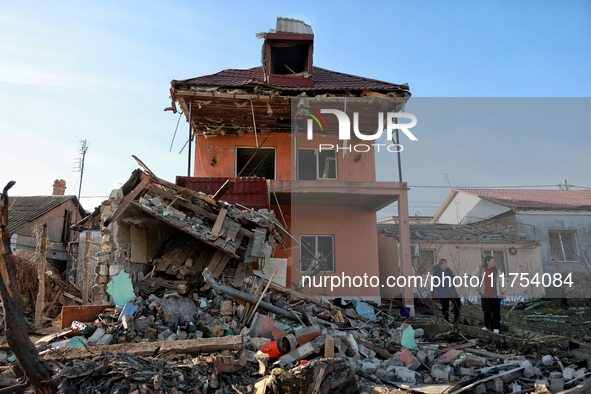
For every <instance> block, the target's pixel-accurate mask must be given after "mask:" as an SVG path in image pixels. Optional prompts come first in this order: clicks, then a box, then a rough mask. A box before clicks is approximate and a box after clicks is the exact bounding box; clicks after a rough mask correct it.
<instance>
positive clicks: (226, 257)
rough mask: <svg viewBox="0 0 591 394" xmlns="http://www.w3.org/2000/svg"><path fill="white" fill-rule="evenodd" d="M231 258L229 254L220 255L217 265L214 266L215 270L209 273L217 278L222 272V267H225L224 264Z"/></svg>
mask: <svg viewBox="0 0 591 394" xmlns="http://www.w3.org/2000/svg"><path fill="white" fill-rule="evenodd" d="M231 258H232V256H230V255H228V254H225V255H223V256H222V260H221V261H220V263H219V264H218V266H217V267H216V268H215V271H211V274H212V275H213V277H214V278H217V277H219V276H220V275H221V274H222V271H223V270H224V268H226V265H227V264H228V262H229V261H230V259H231Z"/></svg>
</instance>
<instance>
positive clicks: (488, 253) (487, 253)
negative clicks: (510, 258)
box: [480, 249, 507, 274]
mask: <svg viewBox="0 0 591 394" xmlns="http://www.w3.org/2000/svg"><path fill="white" fill-rule="evenodd" d="M495 253H501V254H502V255H503V265H502V266H501V265H499V261H498V260H499V259H498V258H497V256H495ZM480 255H481V257H482V261H483V262H484V258H485V257H486V256H492V257H494V259H495V267H497V268H498V269H500V270H501V271H502V272H503V273H505V274H506V273H507V253H505V251H504V250H502V249H488V250H482V251H481V252H480Z"/></svg>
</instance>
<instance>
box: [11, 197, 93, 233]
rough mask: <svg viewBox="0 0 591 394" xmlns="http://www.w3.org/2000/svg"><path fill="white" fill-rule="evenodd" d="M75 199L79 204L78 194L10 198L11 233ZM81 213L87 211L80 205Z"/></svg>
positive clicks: (75, 202)
mask: <svg viewBox="0 0 591 394" xmlns="http://www.w3.org/2000/svg"><path fill="white" fill-rule="evenodd" d="M69 200H73V201H74V204H77V200H78V199H77V198H76V196H15V197H10V198H9V199H8V206H9V207H10V211H9V212H8V229H9V231H10V233H11V234H12V233H14V232H15V231H18V230H19V229H20V228H22V227H24V226H26V225H27V224H29V223H31V222H32V221H33V220H35V219H37V218H39V217H41V216H43V215H45V214H46V213H47V212H49V211H51V210H52V209H54V208H57V207H59V206H60V205H62V204H63V203H65V202H66V201H69ZM80 214H81V215H82V216H84V214H85V212H84V209H82V207H80Z"/></svg>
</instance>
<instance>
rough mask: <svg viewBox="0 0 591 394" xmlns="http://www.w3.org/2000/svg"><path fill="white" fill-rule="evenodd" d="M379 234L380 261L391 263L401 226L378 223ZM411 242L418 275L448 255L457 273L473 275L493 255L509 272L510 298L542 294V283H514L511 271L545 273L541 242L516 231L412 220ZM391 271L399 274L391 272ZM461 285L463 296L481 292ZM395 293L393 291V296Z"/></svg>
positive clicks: (428, 271)
mask: <svg viewBox="0 0 591 394" xmlns="http://www.w3.org/2000/svg"><path fill="white" fill-rule="evenodd" d="M378 233H379V235H380V237H379V242H380V264H389V262H390V260H391V257H390V255H394V256H395V254H393V253H392V252H391V251H390V252H388V250H389V249H388V248H392V246H391V244H392V240H394V246H393V248H394V249H395V248H396V247H397V245H396V244H397V242H398V236H399V229H398V225H397V224H378ZM410 242H411V250H412V262H413V270H414V274H415V275H420V276H423V277H425V276H426V275H427V274H431V273H432V272H433V267H434V266H435V264H437V263H438V262H439V260H440V259H446V260H447V261H448V263H449V267H450V268H451V269H452V270H453V272H454V274H455V275H456V276H463V275H464V274H468V275H470V274H471V273H472V272H474V270H475V269H476V268H477V267H478V265H480V264H482V262H483V261H484V258H485V257H486V256H493V257H494V258H495V260H496V262H497V267H498V268H499V269H501V270H502V271H503V272H505V273H506V274H508V281H507V283H505V288H506V290H507V295H508V296H509V297H510V298H518V299H527V298H532V297H538V296H540V295H542V294H543V292H542V287H536V286H531V285H530V286H525V287H521V286H520V284H519V281H516V282H514V285H513V286H511V285H510V284H509V283H510V281H511V279H512V278H510V277H509V273H516V274H519V275H520V274H521V273H522V272H523V273H527V274H529V275H530V276H531V277H533V275H534V274H536V273H538V276H539V275H541V274H542V262H541V260H540V245H539V244H538V243H537V242H535V241H530V240H527V239H526V238H523V237H520V236H518V235H515V234H513V233H507V232H501V231H496V230H492V229H489V228H486V227H482V226H479V225H448V224H412V223H411V225H410ZM390 275H397V273H396V272H391V273H390ZM462 283H463V284H464V286H462V287H459V288H458V293H459V294H460V296H462V297H474V296H476V295H477V294H478V291H477V288H476V287H471V286H470V285H469V284H468V286H465V285H466V283H465V281H462ZM416 292H417V294H420V295H421V296H423V297H425V296H427V295H428V294H430V288H425V287H423V288H422V289H421V288H419V287H417V289H416ZM393 295H395V294H390V295H389V296H393Z"/></svg>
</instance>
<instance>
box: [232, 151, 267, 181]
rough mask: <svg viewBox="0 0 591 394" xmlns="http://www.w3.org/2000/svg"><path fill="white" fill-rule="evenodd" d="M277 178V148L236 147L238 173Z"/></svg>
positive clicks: (247, 175)
mask: <svg viewBox="0 0 591 394" xmlns="http://www.w3.org/2000/svg"><path fill="white" fill-rule="evenodd" d="M241 171H242V174H241V175H240V176H246V177H249V176H252V177H261V178H266V179H275V148H260V149H257V148H236V175H238V174H240V172H241Z"/></svg>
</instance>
